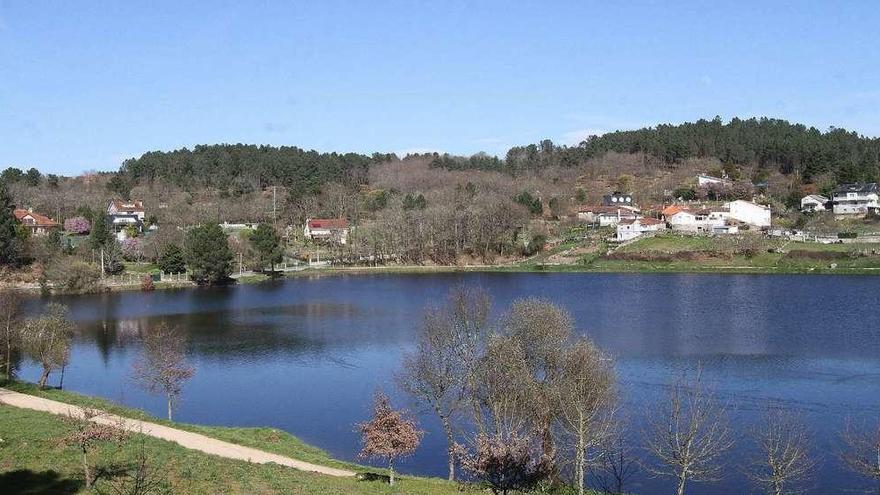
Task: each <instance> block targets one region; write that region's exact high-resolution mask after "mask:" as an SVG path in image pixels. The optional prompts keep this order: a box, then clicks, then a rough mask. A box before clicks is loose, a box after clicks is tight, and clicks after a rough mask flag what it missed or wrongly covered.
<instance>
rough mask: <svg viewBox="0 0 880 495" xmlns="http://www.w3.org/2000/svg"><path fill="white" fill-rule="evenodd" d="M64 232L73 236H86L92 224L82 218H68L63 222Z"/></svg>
mask: <svg viewBox="0 0 880 495" xmlns="http://www.w3.org/2000/svg"><path fill="white" fill-rule="evenodd" d="M64 230H66V231H67V232H71V233H73V234H88V233H89V232H90V231H91V230H92V224H91V223H89V221H88V220H87V219H86V218H84V217H73V218H68V219H67V220H65V221H64Z"/></svg>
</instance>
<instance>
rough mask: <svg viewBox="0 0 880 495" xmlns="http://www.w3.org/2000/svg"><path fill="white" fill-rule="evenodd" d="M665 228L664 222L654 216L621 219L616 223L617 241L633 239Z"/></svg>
mask: <svg viewBox="0 0 880 495" xmlns="http://www.w3.org/2000/svg"><path fill="white" fill-rule="evenodd" d="M664 229H666V222H664V221H663V220H658V219H656V218H636V219H626V220H621V221H620V222H619V223H618V224H617V241H619V242H623V241H628V240H630V239H635V238H636V237H639V236H641V235H644V234H647V233H651V232H657V231H659V230H664Z"/></svg>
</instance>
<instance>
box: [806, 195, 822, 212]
mask: <svg viewBox="0 0 880 495" xmlns="http://www.w3.org/2000/svg"><path fill="white" fill-rule="evenodd" d="M827 203H828V198H826V197H825V196H822V195H820V194H810V195H809V196H804V197H803V198H801V211H824V210H825V205H826V204H827Z"/></svg>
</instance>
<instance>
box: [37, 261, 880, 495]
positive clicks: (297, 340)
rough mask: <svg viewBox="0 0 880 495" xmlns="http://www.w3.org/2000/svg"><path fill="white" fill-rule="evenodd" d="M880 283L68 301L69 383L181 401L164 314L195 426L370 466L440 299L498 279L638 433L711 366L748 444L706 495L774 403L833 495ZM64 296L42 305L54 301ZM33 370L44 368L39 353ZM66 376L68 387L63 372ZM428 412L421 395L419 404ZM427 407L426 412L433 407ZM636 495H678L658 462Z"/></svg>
mask: <svg viewBox="0 0 880 495" xmlns="http://www.w3.org/2000/svg"><path fill="white" fill-rule="evenodd" d="M878 280H880V279H877V278H875V277H834V276H782V275H777V276H747V275H743V276H739V275H737V276H715V275H635V274H506V273H496V274H479V273H469V274H432V275H363V276H338V277H315V278H298V279H291V280H286V281H279V282H273V283H267V284H259V285H250V286H241V287H232V288H216V289H192V290H176V291H155V292H152V293H140V292H130V293H112V294H95V295H85V296H69V297H57V298H52V299H51V300H53V301H58V302H62V303H64V304H66V305H67V306H68V307H69V308H70V312H71V315H72V317H73V318H74V319H75V320H76V322H77V335H76V337H75V340H74V347H73V350H72V354H71V362H70V365H69V366H68V368H67V370H66V371H65V378H64V386H65V388H68V389H71V390H75V391H79V392H83V393H87V394H95V395H101V396H104V397H107V398H109V399H112V400H117V401H121V402H124V403H126V404H129V405H131V406H134V407H141V408H145V409H147V410H148V411H150V412H152V413H153V414H156V415H160V416H161V415H162V414H163V413H164V407H165V404H164V402H163V400H162V398H161V397H153V396H148V395H146V394H144V393H143V392H141V391H139V390H138V388H137V387H135V386H133V383H132V381H131V364H132V361H133V359H134V358H135V356H136V355H137V352H139V349H140V344H139V343H138V338H137V337H138V335H139V333H140V332H141V331H142V330H143V329H144V328H145V327H146V326H148V325H154V324H158V323H160V322H166V323H168V324H170V325H173V326H178V327H180V328H181V329H182V330H184V331H185V332H186V333H187V335H188V337H189V344H188V345H189V350H188V353H189V358H190V359H191V360H192V362H193V364H194V365H195V367H196V374H195V376H194V377H193V379H192V380H191V381H190V382H188V383H187V384H186V386H185V388H184V392H183V396H182V402H181V404H180V409H179V412H178V413H176V414H177V418H178V419H179V420H180V421H184V422H193V423H206V424H225V425H244V426H257V425H259V426H273V427H277V428H281V429H284V430H287V431H289V432H291V433H293V434H295V435H298V436H300V437H301V438H303V439H304V440H305V441H307V442H310V443H314V444H316V445H318V446H320V447H322V448H324V449H326V450H327V451H329V452H330V453H331V454H333V455H335V456H337V457H340V458H343V459H347V460H356V459H355V456H356V454H357V451H358V449H359V444H358V437H357V435H356V434H355V433H354V431H353V425H354V424H355V423H357V422H359V421H362V420H364V419H365V418H366V416H367V414H368V412H369V409H370V404H371V400H372V395H373V392H374V391H375V390H376V389H377V388H382V389H383V390H385V391H386V392H387V393H388V394H389V395H390V396H391V398H392V400H393V401H394V402H395V403H396V404H398V405H402V406H403V405H407V403H406V402H405V398H404V397H403V396H402V394H401V393H400V392H399V391H398V390H397V388H396V386H395V380H394V373H395V372H396V371H397V370H398V369H399V366H400V361H401V356H402V355H403V353H404V352H406V351H408V350H410V349H412V347H413V345H414V342H415V339H416V333H417V332H416V331H417V330H418V328H419V325H420V324H421V321H422V310H423V308H424V307H425V305H427V304H430V303H436V302H441V301H443V300H444V298H445V297H446V294H447V292H448V290H449V288H450V287H451V286H453V285H455V284H458V283H462V282H464V283H466V284H473V285H481V286H483V287H484V288H485V289H486V290H488V291H489V293H490V294H491V295H492V297H493V299H494V308H495V310H496V311H498V310H499V308H504V307H507V306H509V305H510V303H511V302H512V301H513V300H514V299H516V298H520V297H524V296H539V297H544V298H547V299H549V300H551V301H553V302H555V303H557V304H559V305H561V306H563V307H564V308H566V309H567V310H568V311H570V312H571V314H572V316H573V317H574V320H575V328H576V329H577V331H578V332H580V333H584V334H586V335H588V336H589V337H590V338H591V339H592V340H593V341H594V342H595V343H596V344H597V345H598V346H600V347H601V348H602V349H603V350H604V351H605V352H607V353H608V354H610V355H611V356H612V357H613V358H614V360H615V370H616V372H617V374H618V378H619V382H620V384H621V395H622V403H623V409H624V410H625V412H626V414H627V416H628V418H629V419H630V420H631V422H632V424H633V425H635V426H634V427H633V428H631V431H630V432H629V440H630V441H631V442H633V444H634V446H635V447H637V448H638V447H639V443H640V442H641V441H642V440H643V435H642V433H641V430H640V428H639V425H642V424H644V423H645V420H646V418H648V417H649V416H650V414H651V411H652V410H654V408H655V407H656V404H657V403H658V401H659V400H661V399H662V398H663V397H664V395H665V394H666V391H667V389H668V387H669V385H670V383H672V382H673V381H674V380H675V379H676V377H678V376H679V374H680V373H681V372H682V371H683V370H690V371H693V370H695V369H696V368H697V367H701V368H702V370H703V375H704V378H705V380H706V383H708V384H711V385H712V386H713V388H715V390H716V391H717V396H718V397H719V398H720V399H721V400H723V401H724V402H725V403H726V404H728V405H729V411H730V415H731V420H732V422H733V424H732V426H733V427H734V429H735V431H736V432H737V434H738V435H740V437H741V438H740V440H742V441H738V442H737V446H736V448H735V449H734V450H733V451H731V452H730V454H729V459H728V460H729V468H728V469H727V471H726V472H725V480H724V481H723V482H721V483H719V484H714V485H707V486H705V487H700V486H699V485H694V487H693V488H694V490H693V492H691V491H690V490H689V491H688V492H689V493H742V492H743V491H742V487H743V486H744V484H745V483H746V479H745V478H744V475H743V474H742V472H743V470H742V469H741V468H740V467H739V464H741V463H742V462H743V461H744V460H746V459H748V458H749V456H750V455H751V453H752V452H751V449H752V447H751V445H750V444H749V442H748V439H747V438H746V436H747V434H748V432H749V430H750V428H753V427H754V426H755V425H756V422H757V421H758V420H759V418H760V416H761V414H762V413H763V411H765V410H766V408H767V407H770V406H774V405H776V406H783V407H785V408H787V409H791V410H793V411H794V412H796V413H798V414H801V415H802V416H803V418H804V420H805V422H806V423H807V426H808V427H809V429H810V430H811V431H812V432H813V435H814V439H815V445H816V448H817V451H821V452H825V453H827V455H823V458H822V459H820V461H819V466H818V471H817V473H816V477H815V485H816V488H817V493H825V492H837V491H839V490H841V489H844V488H854V486H853V480H852V477H851V476H850V475H849V474H847V473H846V472H845V471H843V469H842V468H841V467H840V463H838V462H836V455H837V452H838V450H839V448H840V432H841V431H842V429H843V428H844V426H845V424H846V422H847V420H848V419H852V420H853V421H864V420H869V421H876V418H877V417H878V416H880V323H878V322H880V305H878V304H877V298H876V293H877V291H876V289H877V285H878V283H880V282H878ZM48 301H49V300H47V299H40V298H34V299H31V300H29V301H28V303H27V308H26V309H27V311H28V312H29V313H30V314H35V313H39V312H40V311H41V310H42V309H43V307H44V306H45V305H46V304H47V303H48ZM21 369H22V376H23V377H24V378H25V379H30V380H34V379H35V377H36V376H37V375H38V370H36V369H35V368H34V367H33V365H32V364H30V363H29V362H27V361H24V362H22V366H21ZM54 380H56V381H55V382H53V384H57V378H56V379H54ZM410 407H411V406H410ZM416 412H417V413H421V411H416ZM420 418H421V421H422V427H423V428H425V429H426V430H427V432H428V433H427V436H426V437H425V439H424V442H423V445H422V447H421V448H420V449H419V450H418V451H417V452H416V454H415V455H414V456H413V457H412V458H410V459H407V460H406V461H405V462H404V463H403V464H402V465H401V469H402V470H403V471H410V472H418V473H423V474H433V475H440V476H442V475H444V473H445V465H446V462H445V440H444V436H443V434H442V433H441V429H440V425H439V424H438V423H437V422H436V421H435V420H434V419H432V416H431V415H430V414H422V415H421V416H420ZM632 490H633V491H634V492H636V493H657V492H661V491H668V486H667V485H666V484H665V483H664V482H663V481H658V480H655V479H652V478H651V477H649V476H647V475H645V473H641V474H640V475H639V476H638V477H637V479H636V480H635V482H634V483H633V486H632Z"/></svg>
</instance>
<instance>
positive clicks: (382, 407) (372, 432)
mask: <svg viewBox="0 0 880 495" xmlns="http://www.w3.org/2000/svg"><path fill="white" fill-rule="evenodd" d="M358 430H360V432H361V438H362V441H363V444H364V446H363V449H361V452H360V454H359V456H360V457H362V458H366V457H380V458H384V459H387V460H388V472H389V484H391V485H392V486H393V485H394V461H395V460H397V459H398V458H400V457H403V456H407V455H410V454H412V453H413V452H415V450H416V449H417V448H418V446H419V443H420V442H421V441H422V435H423V434H424V432H422V431H421V430H419V429H418V427H417V426H416V423H415V422H414V421H412V420H410V419H407V418H406V417H404V413H402V412H400V411H395V410H394V409H392V408H391V404H390V402H389V400H388V397H387V396H386V395H385V394H383V393H381V392H378V393H376V397H375V401H374V404H373V417H372V418H371V419H370V420H369V421H367V422H365V423H361V424H359V425H358Z"/></svg>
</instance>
